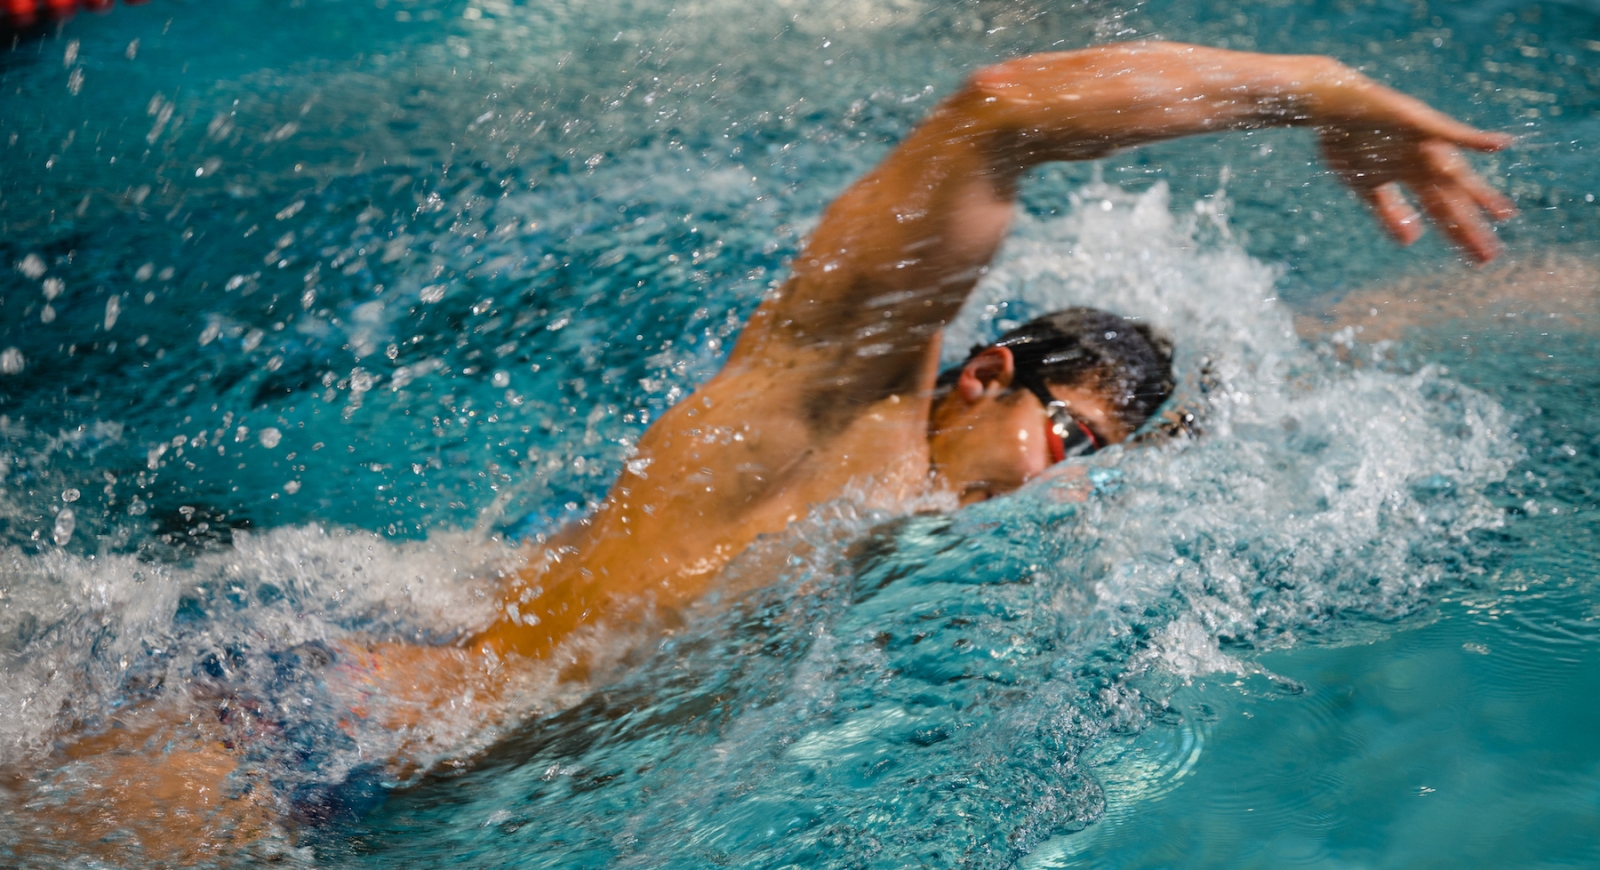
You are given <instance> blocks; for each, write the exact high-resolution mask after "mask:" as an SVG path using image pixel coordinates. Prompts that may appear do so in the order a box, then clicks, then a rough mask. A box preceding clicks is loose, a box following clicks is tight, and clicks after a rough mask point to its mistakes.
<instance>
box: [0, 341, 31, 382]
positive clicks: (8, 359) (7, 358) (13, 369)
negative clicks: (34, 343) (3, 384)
mask: <svg viewBox="0 0 1600 870" xmlns="http://www.w3.org/2000/svg"><path fill="white" fill-rule="evenodd" d="M27 364H28V361H27V360H26V359H24V358H23V356H22V351H20V350H18V349H17V348H14V347H8V348H6V349H5V350H3V351H0V374H6V375H14V374H17V373H18V372H20V371H22V368H23V366H26V365H27Z"/></svg>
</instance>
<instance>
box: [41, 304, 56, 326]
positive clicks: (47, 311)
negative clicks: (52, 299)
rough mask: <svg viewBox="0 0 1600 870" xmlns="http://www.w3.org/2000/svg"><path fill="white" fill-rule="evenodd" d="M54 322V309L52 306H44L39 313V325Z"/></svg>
mask: <svg viewBox="0 0 1600 870" xmlns="http://www.w3.org/2000/svg"><path fill="white" fill-rule="evenodd" d="M55 320H56V307H55V306H54V305H49V304H46V305H45V307H44V308H43V309H41V310H40V311H39V322H40V323H54V322H55Z"/></svg>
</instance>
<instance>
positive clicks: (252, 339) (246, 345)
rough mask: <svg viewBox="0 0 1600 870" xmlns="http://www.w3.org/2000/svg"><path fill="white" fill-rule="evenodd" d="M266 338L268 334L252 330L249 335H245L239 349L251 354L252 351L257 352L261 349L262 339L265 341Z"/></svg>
mask: <svg viewBox="0 0 1600 870" xmlns="http://www.w3.org/2000/svg"><path fill="white" fill-rule="evenodd" d="M265 337H266V333H265V332H262V331H261V330H259V329H252V330H250V332H249V333H247V334H246V335H245V337H244V341H243V342H241V343H240V345H239V347H240V349H242V350H243V351H244V352H245V353H249V352H250V351H252V350H255V349H256V348H258V347H260V346H261V339H263V338H265Z"/></svg>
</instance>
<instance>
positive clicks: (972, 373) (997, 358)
mask: <svg viewBox="0 0 1600 870" xmlns="http://www.w3.org/2000/svg"><path fill="white" fill-rule="evenodd" d="M1016 373H1017V361H1016V358H1015V357H1013V356H1012V355H1011V348H1009V347H990V348H986V349H985V350H984V351H982V352H981V353H978V354H976V355H974V356H973V357H972V358H971V359H968V360H967V362H966V365H963V366H962V367H961V376H960V377H958V378H956V392H957V393H960V394H961V398H963V399H966V400H967V401H968V402H976V401H978V400H979V399H981V398H983V395H984V393H987V392H989V391H990V390H991V389H994V388H999V391H1005V390H1008V389H1010V388H1011V379H1012V378H1013V377H1014V376H1015V375H1016Z"/></svg>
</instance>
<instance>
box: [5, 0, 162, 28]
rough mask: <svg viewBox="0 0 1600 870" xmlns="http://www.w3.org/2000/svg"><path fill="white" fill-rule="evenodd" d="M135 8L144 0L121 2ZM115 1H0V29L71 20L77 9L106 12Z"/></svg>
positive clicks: (124, 0)
mask: <svg viewBox="0 0 1600 870" xmlns="http://www.w3.org/2000/svg"><path fill="white" fill-rule="evenodd" d="M123 2H124V3H126V4H127V5H129V6H137V5H139V4H141V3H144V2H146V0H123ZM115 4H116V0H0V29H5V28H8V27H9V28H10V29H12V30H23V29H26V28H29V27H32V26H34V25H35V24H38V23H39V22H40V21H41V20H42V19H49V20H52V21H63V20H65V19H68V18H71V17H72V15H73V13H75V12H77V11H78V9H79V8H83V9H87V10H89V11H90V12H106V11H108V10H110V9H111V7H112V6H113V5H115Z"/></svg>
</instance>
